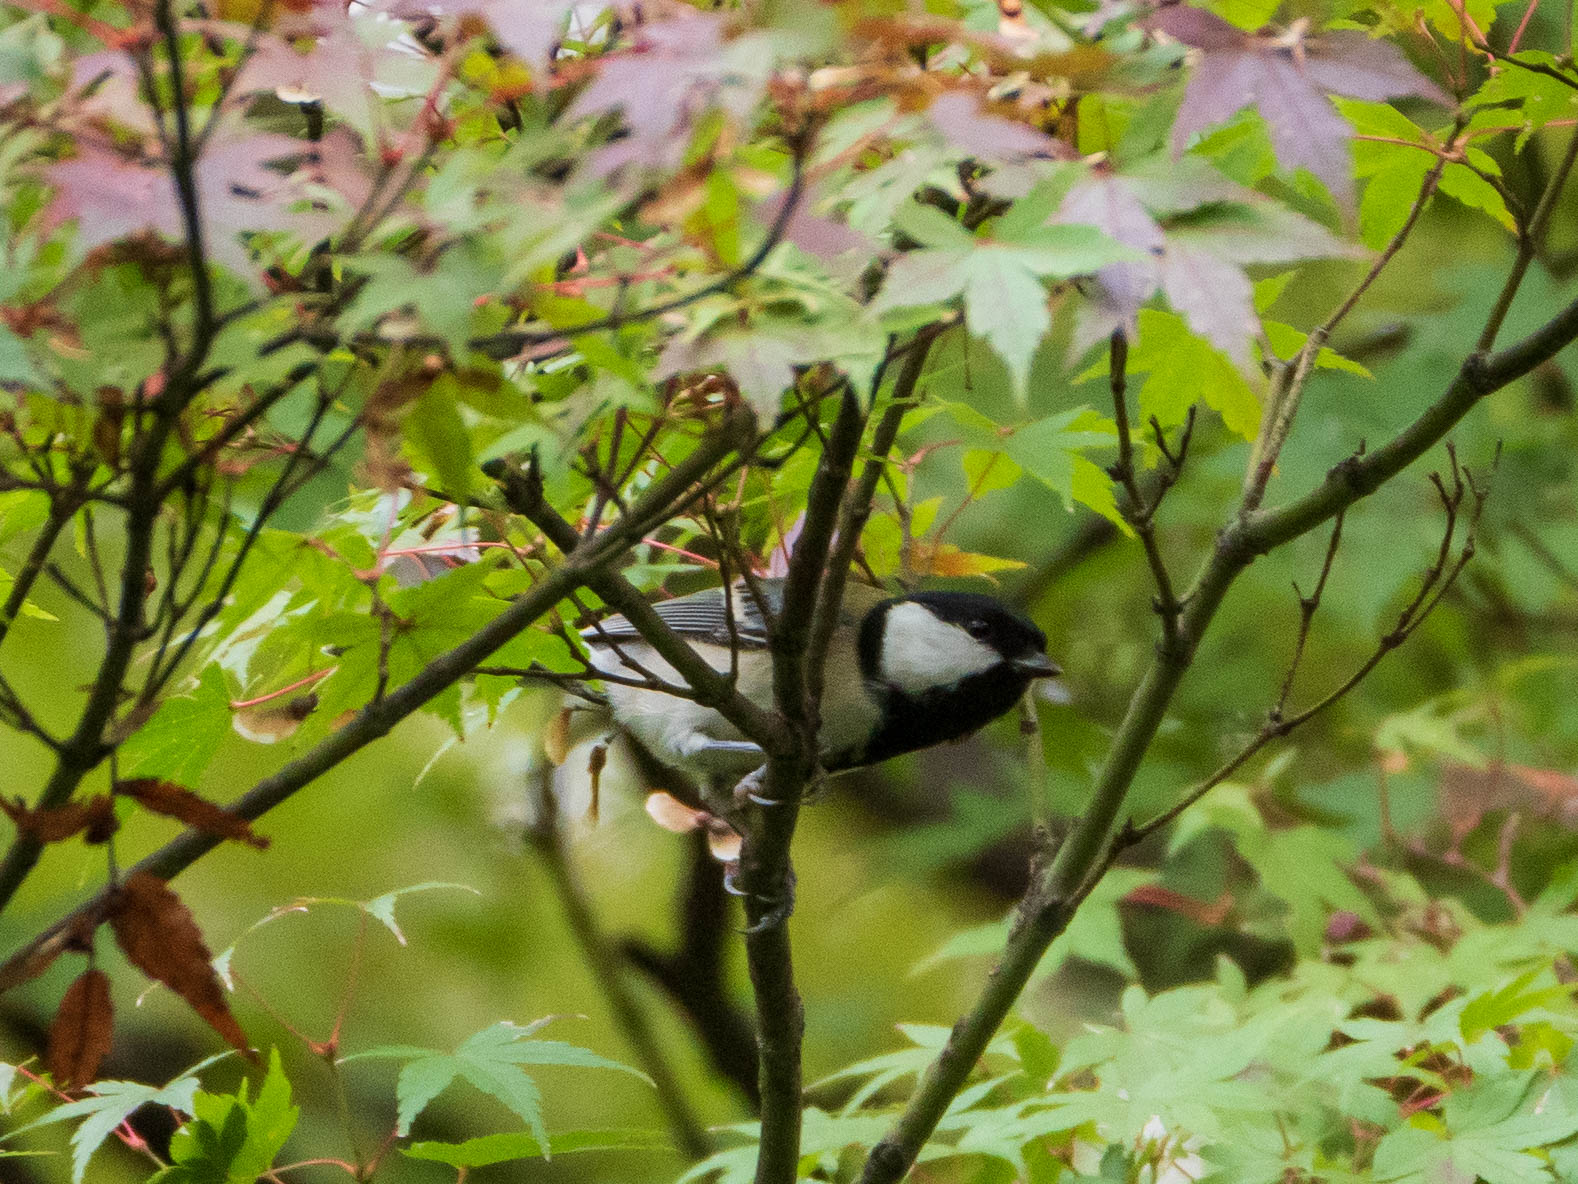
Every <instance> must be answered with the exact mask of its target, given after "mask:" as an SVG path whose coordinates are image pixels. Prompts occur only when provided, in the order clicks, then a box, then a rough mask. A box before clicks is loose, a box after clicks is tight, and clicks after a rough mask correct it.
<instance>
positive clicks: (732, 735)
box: [591, 642, 880, 774]
mask: <svg viewBox="0 0 1578 1184" xmlns="http://www.w3.org/2000/svg"><path fill="white" fill-rule="evenodd" d="M692 645H693V648H694V649H695V650H696V651H697V653H698V654H699V655H700V656H701V657H702V658H703V659H705V660H706V662H707V664H708V665H710V666H711V667H712V668H713V669H714V670H718V671H727V670H728V669H729V665H730V663H729V651H728V650H727V649H726V648H724V647H723V646H713V645H706V644H696V643H692ZM620 650H621V651H623V653H625V654H626V655H628V656H629V657H630V658H631V659H632V660H633V661H634V662H635V663H636V664H637V665H639V666H640V667H641V669H642V670H645V671H647V672H648V673H650V674H652V675H655V676H657V677H658V678H660V679H662V680H663V681H665V682H670V683H674V684H676V685H679V686H683V685H684V682H685V680H684V679H683V678H681V677H680V676H679V674H678V672H677V671H675V670H674V668H673V667H672V666H670V665H669V664H668V663H667V662H665V661H664V660H663V659H662V658H661V657H659V656H658V654H657V652H656V651H654V650H653V649H652V648H651V647H650V646H648V645H646V644H645V643H643V642H634V643H629V644H627V643H623V642H621V644H620ZM591 651H592V661H593V664H594V665H595V666H596V667H597V668H598V669H600V670H604V671H607V672H608V673H611V674H612V673H617V674H620V675H623V676H625V677H640V671H637V670H635V669H632V668H631V667H630V666H628V665H626V664H624V663H623V662H621V661H620V659H619V657H618V656H617V655H616V654H614V653H613V652H612V651H611V650H608V649H606V648H604V647H601V646H596V645H594V646H592V647H591ZM846 666H847V667H848V668H847V669H846ZM770 679H771V670H770V668H769V667H768V665H767V663H765V662H763V663H760V664H759V665H755V664H753V666H752V668H751V669H750V670H749V671H741V672H740V677H739V681H738V683H737V684H736V685H737V688H738V690H739V692H740V694H741V695H743V696H744V697H745V698H746V699H749V700H750V701H751V702H753V703H755V704H757V705H758V706H761V707H769V706H770V705H771V704H772V686H771V682H770ZM604 685H605V688H606V691H607V694H608V702H609V706H610V708H611V710H612V713H613V717H614V722H615V723H617V724H618V725H619V726H620V727H621V728H623V729H624V730H625V731H627V732H629V733H630V734H631V735H632V736H633V737H635V739H636V740H637V741H638V742H639V743H641V744H642V745H644V746H645V747H646V748H647V749H648V750H650V751H651V753H652V754H653V755H654V756H655V757H657V758H658V759H659V760H661V761H664V762H666V763H672V764H675V765H677V766H679V767H681V768H695V767H696V765H697V756H696V741H697V738H698V737H701V738H705V739H711V740H741V739H743V738H744V737H743V736H742V735H741V733H740V730H739V729H738V728H736V727H735V726H734V725H733V724H731V723H730V722H729V721H728V720H727V719H725V718H724V717H723V716H722V715H720V714H719V713H718V712H717V711H715V710H713V709H712V708H711V707H705V706H703V705H702V704H700V703H697V702H695V701H694V700H690V699H685V698H681V697H679V696H677V695H669V694H665V693H664V692H662V691H656V690H651V689H649V688H646V687H630V686H622V685H620V684H618V683H606V684H604ZM824 686H825V688H826V689H825V690H824V692H823V696H822V710H821V716H822V726H821V730H820V732H819V734H818V741H819V743H818V747H819V748H820V750H821V753H822V755H823V757H824V758H833V757H838V758H842V759H840V760H839V761H837V763H835V764H833V765H832V767H835V768H842V767H847V766H848V765H850V764H853V763H857V758H858V756H859V754H860V753H861V752H862V751H863V750H864V748H865V745H866V742H867V740H868V739H869V738H870V737H871V735H872V734H873V733H874V732H875V731H876V729H877V725H878V720H879V716H880V707H879V704H878V702H877V699H876V697H875V696H874V695H873V694H872V693H871V691H870V689H869V688H868V687H867V685H866V683H865V681H864V680H863V679H862V678H861V677H860V675H859V673H858V671H857V670H856V669H855V667H854V663H853V662H847V663H846V662H841V661H838V660H834V659H832V658H831V657H830V659H829V661H828V664H827V669H826V675H825V678H824ZM703 763H704V764H705V763H707V762H705V761H703ZM712 763H714V764H717V765H719V766H720V767H719V768H717V769H716V770H708V771H716V772H720V773H723V772H729V773H739V774H744V773H747V772H749V771H750V770H751V768H753V767H754V766H755V764H756V763H757V762H755V761H748V760H746V759H744V758H742V757H741V755H740V754H738V753H729V754H721V755H720V757H719V758H718V759H717V760H716V761H714V762H712Z"/></svg>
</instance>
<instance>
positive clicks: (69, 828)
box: [0, 794, 117, 843]
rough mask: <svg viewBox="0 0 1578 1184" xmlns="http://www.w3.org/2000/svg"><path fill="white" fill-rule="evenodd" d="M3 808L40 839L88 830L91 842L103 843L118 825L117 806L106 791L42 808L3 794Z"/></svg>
mask: <svg viewBox="0 0 1578 1184" xmlns="http://www.w3.org/2000/svg"><path fill="white" fill-rule="evenodd" d="M0 812H4V814H5V815H6V817H7V818H9V819H10V820H11V821H12V822H14V823H16V828H17V830H19V831H21V832H22V833H23V834H27V835H32V836H33V837H34V838H35V839H37V840H38V841H39V842H41V843H58V842H61V841H62V840H64V839H69V838H71V837H72V836H73V835H75V834H77V833H78V832H80V831H86V832H87V840H88V842H90V843H102V842H103V841H104V840H105V839H107V838H109V837H110V835H112V834H114V833H115V827H116V825H117V824H116V822H115V809H114V806H113V804H112V803H111V802H110V799H109V798H107V797H105V796H104V795H103V794H99V795H97V796H96V797H91V798H88V799H87V800H86V801H80V802H67V803H66V804H65V805H64V806H55V807H52V808H46V809H41V810H32V809H29V808H28V807H27V806H25V805H24V804H23V803H22V800H21V799H20V798H18V799H17V800H16V801H14V802H13V801H9V800H7V799H6V798H3V797H0Z"/></svg>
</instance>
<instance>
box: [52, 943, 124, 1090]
mask: <svg viewBox="0 0 1578 1184" xmlns="http://www.w3.org/2000/svg"><path fill="white" fill-rule="evenodd" d="M114 1021H115V1009H114V1007H113V1005H112V1004H111V1003H110V980H109V978H108V977H107V976H106V975H105V973H104V972H103V971H102V970H86V971H83V973H82V974H80V975H79V976H78V977H77V979H76V981H75V982H73V983H72V984H71V986H69V987H67V988H66V993H65V995H64V996H62V997H61V1000H60V1009H59V1010H58V1011H56V1012H55V1022H54V1023H52V1024H51V1025H50V1026H49V1073H50V1076H51V1077H53V1078H54V1079H55V1084H56V1085H57V1086H59V1087H60V1088H61V1089H65V1090H71V1089H81V1088H82V1087H83V1086H85V1085H87V1084H88V1083H89V1082H91V1081H92V1080H93V1079H94V1078H96V1077H97V1076H98V1075H99V1065H100V1064H101V1063H102V1062H103V1060H104V1058H105V1057H106V1056H107V1055H109V1051H110V1042H111V1035H112V1031H113V1028H114Z"/></svg>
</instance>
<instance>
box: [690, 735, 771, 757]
mask: <svg viewBox="0 0 1578 1184" xmlns="http://www.w3.org/2000/svg"><path fill="white" fill-rule="evenodd" d="M679 751H680V754H681V755H682V756H684V757H686V758H688V759H690V760H694V761H697V762H698V763H701V764H705V763H706V762H707V760H708V758H709V757H728V758H731V759H737V758H740V757H748V758H751V759H753V760H761V759H762V758H763V757H764V756H765V755H766V754H765V753H764V752H762V749H761V745H759V744H752V743H751V742H750V741H749V740H715V739H713V738H712V737H711V736H706V735H703V734H702V733H700V732H695V733H693V734H691V735H690V736H688V737H686V739H685V741H684V743H683V744H681V745H680V748H679Z"/></svg>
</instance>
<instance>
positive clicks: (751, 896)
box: [723, 863, 794, 937]
mask: <svg viewBox="0 0 1578 1184" xmlns="http://www.w3.org/2000/svg"><path fill="white" fill-rule="evenodd" d="M723 890H724V891H725V892H727V893H729V894H730V895H731V896H738V897H740V898H742V899H743V900H745V901H746V902H747V903H746V911H747V912H749V911H750V905H751V903H752V902H754V903H756V904H758V905H761V906H763V907H764V908H765V909H766V911H765V912H763V913H762V915H761V916H759V917H757V918H756V920H754V921H752V922H751V923H750V924H749V925H747V926H746V927H745V928H744V929H742V930H740V932H741V933H743V934H744V935H745V936H746V937H754V936H756V935H757V934H759V933H766V932H767V931H768V930H770V929H776V928H778V926H780V925H782V924H783V923H784V922H785V921H787V920H789V915H790V914H791V913H793V912H794V872H792V871H791V872H789V873H788V875H787V877H786V878H785V880H784V887H783V894H782V895H781V896H769V895H765V894H761V893H754V892H752V891H751V890H750V889H748V888H745V887H743V886H742V885H741V884H740V865H739V864H738V863H733V864H730V865H729V867H728V869H727V870H726V871H725V872H724V873H723Z"/></svg>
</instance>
